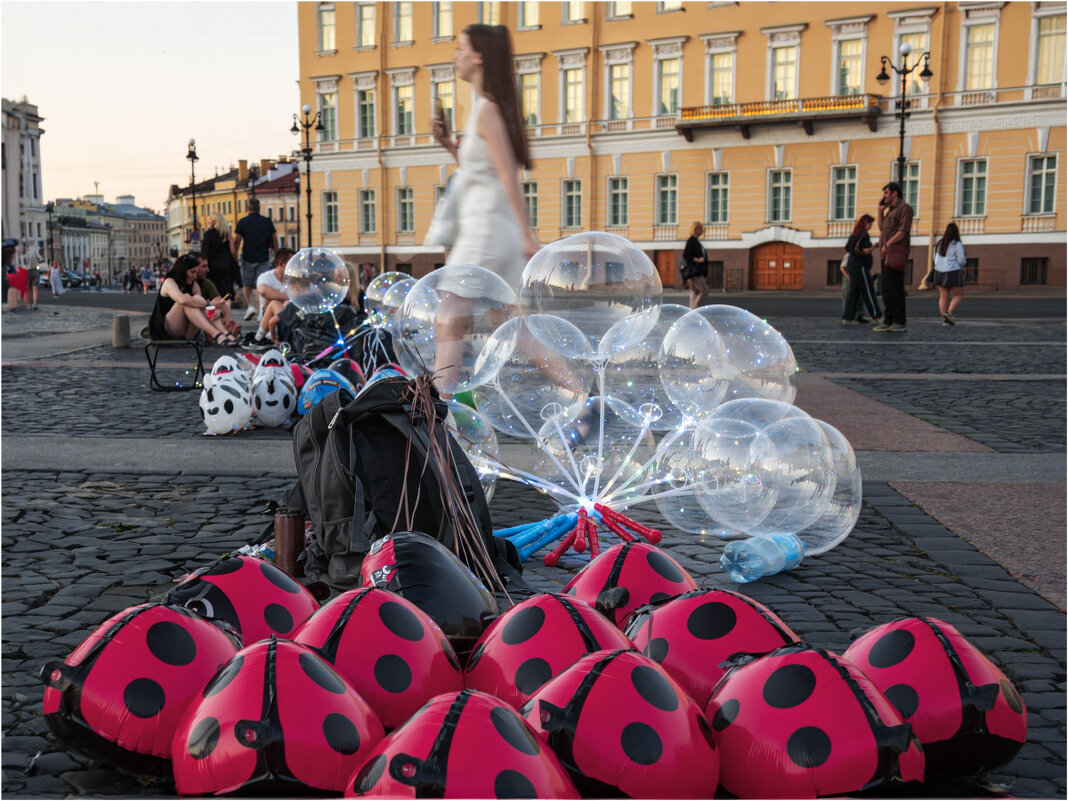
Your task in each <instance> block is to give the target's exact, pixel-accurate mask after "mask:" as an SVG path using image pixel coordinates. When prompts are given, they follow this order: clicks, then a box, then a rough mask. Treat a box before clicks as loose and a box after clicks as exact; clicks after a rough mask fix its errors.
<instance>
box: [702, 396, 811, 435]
mask: <svg viewBox="0 0 1068 801" xmlns="http://www.w3.org/2000/svg"><path fill="white" fill-rule="evenodd" d="M709 416H710V417H715V418H720V419H729V418H734V419H737V420H744V421H746V422H747V423H751V424H752V425H754V426H756V427H757V428H760V429H763V428H766V427H767V426H769V425H771V424H772V423H777V422H779V421H780V420H786V419H787V418H790V417H808V416H809V415H808V412H806V411H805V410H804V409H800V408H798V407H797V406H794V405H793V404H792V403H785V402H783V401H776V400H768V399H766V398H738V399H737V400H729V401H726V402H725V403H721V404H720V405H719V406H717V407H716V408H715V409H714V410H713V411H712V413H711V414H710V415H709Z"/></svg>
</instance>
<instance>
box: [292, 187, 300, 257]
mask: <svg viewBox="0 0 1068 801" xmlns="http://www.w3.org/2000/svg"><path fill="white" fill-rule="evenodd" d="M293 191H294V192H296V193H297V247H298V248H299V247H300V170H299V169H298V170H297V174H296V175H295V176H293Z"/></svg>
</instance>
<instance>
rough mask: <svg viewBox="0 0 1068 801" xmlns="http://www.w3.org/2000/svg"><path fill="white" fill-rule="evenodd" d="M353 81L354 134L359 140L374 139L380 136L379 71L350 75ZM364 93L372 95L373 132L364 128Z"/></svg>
mask: <svg viewBox="0 0 1068 801" xmlns="http://www.w3.org/2000/svg"><path fill="white" fill-rule="evenodd" d="M348 77H349V80H351V81H352V108H353V120H352V127H353V132H354V133H355V135H356V138H357V139H373V138H374V137H375V136H377V135H378V71H377V70H373V71H370V72H353V73H349V76H348ZM364 92H370V93H371V125H372V126H373V128H372V130H370V131H366V130H364V126H363V114H362V107H361V105H360V95H361V94H362V93H364Z"/></svg>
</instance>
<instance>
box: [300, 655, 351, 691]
mask: <svg viewBox="0 0 1068 801" xmlns="http://www.w3.org/2000/svg"><path fill="white" fill-rule="evenodd" d="M297 662H298V663H299V664H300V667H301V670H303V671H304V675H305V676H307V677H308V678H309V679H311V680H312V681H313V682H315V683H316V684H318V685H319V686H320V687H322V688H323V689H324V690H326V691H327V692H331V693H334V694H336V695H341V694H342V693H344V692H345V682H343V681H342V680H341V677H340V676H338V675H337V673H335V672H334V671H333V670H331V669H330V668H329V667H327V666H326V663H325V662H323V661H322V660H321V659H320V658H319V657H317V656H315V655H314V654H311V653H303V654H301V655H300V656H299V657H297Z"/></svg>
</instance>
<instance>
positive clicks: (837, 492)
mask: <svg viewBox="0 0 1068 801" xmlns="http://www.w3.org/2000/svg"><path fill="white" fill-rule="evenodd" d="M816 425H818V426H819V427H820V429H821V430H822V431H823V435H824V436H825V437H826V438H827V444H828V445H829V446H830V448H831V459H832V460H833V462H834V479H835V480H834V493H833V494H832V495H831V500H830V502H829V503H828V505H827V509H826V511H825V512H824V513H823V515H822V516H821V517H820V518H819V519H818V520H816V522H815V523H813V524H812V525H810V526H809V527H808V528H806V529H805V530H804V531H802V532H800V533H799V534H798V536H799V537H800V538H801V540H802V541H803V542H804V543H805V554H806V555H808V556H813V555H815V554H821V553H825V552H827V551H829V550H830V549H831V548H833V547H834V546H836V545H837V544H838V543H840V542H841V541H842V540H844V539H845V538H846V537H848V536H849V533H850V532H851V531H852V530H853V527H854V526H856V524H857V519H858V518H859V517H860V506H861V476H860V466H859V465H858V464H857V457H856V454H855V453H854V452H853V446H852V445H850V444H849V441H848V440H847V439H846V438H845V437H844V436H842V432H841V431H839V430H838V429H837V428H835V427H834V426H832V425H831V424H830V423H825V422H824V421H823V420H816Z"/></svg>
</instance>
